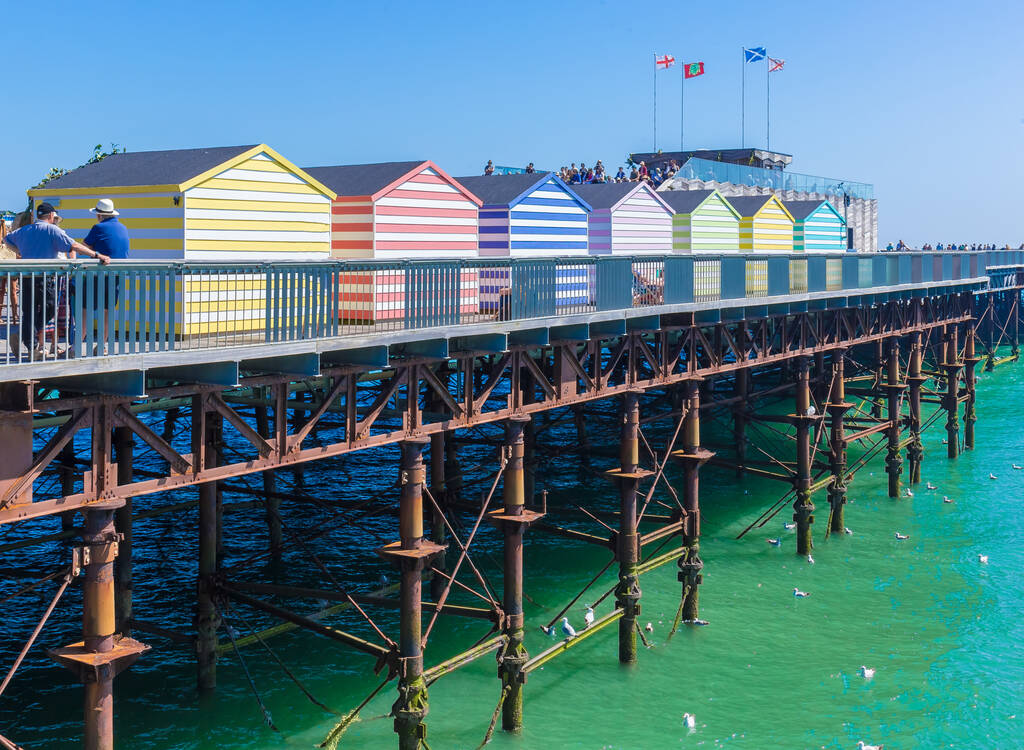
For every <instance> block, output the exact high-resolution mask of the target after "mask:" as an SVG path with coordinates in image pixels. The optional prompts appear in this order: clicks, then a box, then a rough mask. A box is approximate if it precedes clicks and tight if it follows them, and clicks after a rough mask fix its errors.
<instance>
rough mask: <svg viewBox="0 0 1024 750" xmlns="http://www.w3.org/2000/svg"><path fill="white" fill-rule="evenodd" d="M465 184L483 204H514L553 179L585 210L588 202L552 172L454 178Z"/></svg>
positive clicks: (588, 206)
mask: <svg viewBox="0 0 1024 750" xmlns="http://www.w3.org/2000/svg"><path fill="white" fill-rule="evenodd" d="M456 179H457V180H458V181H459V182H460V183H462V184H463V185H465V187H466V189H467V190H469V191H470V192H471V193H473V194H474V195H475V196H476V197H477V198H479V199H480V200H481V201H483V202H484V204H485V205H491V206H494V205H501V206H514V205H515V204H516V203H518V202H519V201H521V200H522V199H523V198H525V197H526V196H527V195H529V194H530V193H532V192H533V191H534V190H536V189H537V187H538V186H539V185H542V184H544V183H545V182H547V181H548V180H554V181H555V182H556V183H557V184H558V185H561V186H562V187H563V188H565V190H566V191H567V192H568V193H569V195H570V196H572V198H573V199H574V200H575V201H576V202H577V203H579V204H580V205H581V206H582V207H583V208H585V209H586V210H587V211H590V210H591V207H590V204H589V203H587V202H586V201H585V200H584V199H583V198H581V197H580V196H579V194H578V193H576V192H575V191H574V190H573V189H572V188H570V187H569V186H568V185H566V184H565V182H563V181H562V179H561V178H560V177H559V176H558V175H556V174H555V173H553V172H535V173H534V174H500V175H499V174H492V175H482V176H481V175H473V176H472V177H458V178H456Z"/></svg>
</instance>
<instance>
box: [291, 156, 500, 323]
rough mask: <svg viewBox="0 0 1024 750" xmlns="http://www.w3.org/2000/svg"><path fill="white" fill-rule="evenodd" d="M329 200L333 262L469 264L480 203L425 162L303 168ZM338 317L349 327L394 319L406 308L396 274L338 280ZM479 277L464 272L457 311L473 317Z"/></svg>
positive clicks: (401, 279) (403, 290) (402, 282)
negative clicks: (458, 260)
mask: <svg viewBox="0 0 1024 750" xmlns="http://www.w3.org/2000/svg"><path fill="white" fill-rule="evenodd" d="M306 171H307V172H308V173H309V174H311V175H313V176H314V177H315V178H316V179H318V180H320V181H321V182H323V183H324V184H325V185H327V186H328V187H329V188H330V189H331V190H332V191H333V192H334V193H335V194H336V198H335V199H334V203H333V205H332V206H331V253H332V255H333V256H334V257H336V258H349V259H366V260H370V259H373V260H417V259H422V260H427V259H434V258H474V257H476V255H477V252H478V244H477V220H478V216H477V212H478V209H479V206H480V201H479V199H478V198H477V197H476V196H474V195H473V194H472V193H470V192H469V191H468V190H466V188H465V187H464V186H463V185H461V184H460V183H459V181H457V180H455V179H453V178H452V177H450V176H449V175H448V174H447V173H446V172H444V171H443V170H442V169H441V168H440V167H438V166H437V165H436V164H434V163H433V162H432V161H429V160H426V161H401V162H383V163H379V164H354V165H346V166H334V167H307V169H306ZM341 281H342V294H343V295H344V298H343V315H344V317H345V318H346V319H347V320H351V321H366V322H370V321H376V320H386V319H394V318H401V317H402V316H403V315H404V310H405V302H406V291H407V289H406V282H405V274H404V272H400V271H378V272H375V273H371V272H370V271H366V272H353V273H351V274H344V275H343V277H342V279H341ZM477 292H478V277H477V273H476V271H475V270H465V271H464V272H463V274H462V278H461V279H460V307H461V309H462V311H463V312H475V311H476V307H477V305H478V298H477Z"/></svg>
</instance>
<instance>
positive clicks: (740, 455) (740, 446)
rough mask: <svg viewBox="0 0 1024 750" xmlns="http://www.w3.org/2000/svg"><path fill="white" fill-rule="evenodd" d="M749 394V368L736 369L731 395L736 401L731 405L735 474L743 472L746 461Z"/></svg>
mask: <svg viewBox="0 0 1024 750" xmlns="http://www.w3.org/2000/svg"><path fill="white" fill-rule="evenodd" d="M749 394H750V370H748V369H746V368H744V369H742V370H736V383H735V386H734V387H733V396H734V397H735V398H736V402H735V403H734V404H733V407H732V437H733V442H734V443H735V444H736V474H737V475H741V474H743V467H744V464H745V463H746V461H747V408H748V404H747V398H748V396H749Z"/></svg>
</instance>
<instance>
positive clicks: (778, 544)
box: [768, 537, 782, 547]
mask: <svg viewBox="0 0 1024 750" xmlns="http://www.w3.org/2000/svg"><path fill="white" fill-rule="evenodd" d="M768 544H770V545H772V546H773V547H781V546H782V540H781V539H776V538H775V537H772V538H771V539H769V540H768Z"/></svg>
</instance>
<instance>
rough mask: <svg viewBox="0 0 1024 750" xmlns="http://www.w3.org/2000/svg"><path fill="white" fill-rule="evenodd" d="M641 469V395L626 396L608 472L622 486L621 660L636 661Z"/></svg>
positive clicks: (618, 590) (618, 554)
mask: <svg viewBox="0 0 1024 750" xmlns="http://www.w3.org/2000/svg"><path fill="white" fill-rule="evenodd" d="M649 474H650V472H649V471H645V470H643V469H641V468H640V394H639V392H637V391H627V392H626V393H624V394H623V395H622V431H621V436H620V442H619V468H618V469H612V470H611V471H609V472H607V476H609V477H611V478H612V479H615V480H616V481H617V483H618V485H619V505H620V516H619V531H618V533H617V534H616V537H615V542H616V544H615V557H616V558H618V561H619V583H618V585H617V586H616V587H615V607H616V608H617V609H621V610H622V612H623V614H622V617H621V618H620V619H619V661H620V662H622V663H623V664H633V663H635V662H636V658H637V657H636V653H637V652H636V618H637V616H638V615H639V614H640V578H639V576H638V574H637V564H638V563H639V562H640V540H639V539H638V538H637V511H636V496H637V492H638V491H639V488H640V480H641V479H642V478H644V477H645V476H647V475H649Z"/></svg>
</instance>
